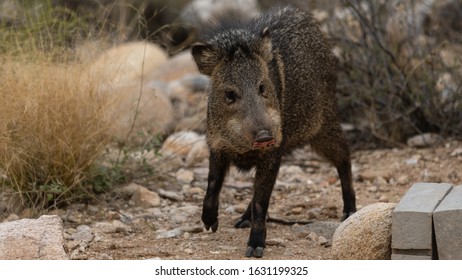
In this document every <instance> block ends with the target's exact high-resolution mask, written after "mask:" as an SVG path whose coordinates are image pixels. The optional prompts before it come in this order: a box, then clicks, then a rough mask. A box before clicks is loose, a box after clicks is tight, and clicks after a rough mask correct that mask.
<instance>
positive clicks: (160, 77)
mask: <svg viewBox="0 0 462 280" xmlns="http://www.w3.org/2000/svg"><path fill="white" fill-rule="evenodd" d="M198 74H200V73H199V70H198V69H197V65H196V62H194V58H193V56H192V54H191V52H190V51H189V50H188V51H183V52H180V53H178V54H175V55H174V56H172V57H170V58H169V59H167V60H165V61H164V62H163V63H162V64H161V65H159V67H156V68H155V69H153V71H152V72H151V73H149V75H148V76H149V77H150V78H151V79H152V80H157V81H162V82H165V83H169V82H172V81H176V80H178V79H182V78H184V77H185V76H188V75H198Z"/></svg>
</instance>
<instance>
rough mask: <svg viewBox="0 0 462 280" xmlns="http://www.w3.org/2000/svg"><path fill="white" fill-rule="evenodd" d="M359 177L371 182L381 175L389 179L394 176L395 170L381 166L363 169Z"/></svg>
mask: <svg viewBox="0 0 462 280" xmlns="http://www.w3.org/2000/svg"><path fill="white" fill-rule="evenodd" d="M358 177H359V178H360V179H361V180H364V181H369V182H373V181H374V180H375V179H377V178H379V177H382V178H383V179H385V180H389V179H390V178H391V177H393V172H392V170H390V169H385V168H381V169H373V168H369V169H366V170H363V171H361V172H360V173H359V174H358Z"/></svg>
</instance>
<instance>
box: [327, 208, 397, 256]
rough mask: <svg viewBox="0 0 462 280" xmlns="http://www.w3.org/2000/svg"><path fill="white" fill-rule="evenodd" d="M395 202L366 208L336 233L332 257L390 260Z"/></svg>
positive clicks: (343, 224) (344, 223) (350, 218)
mask: <svg viewBox="0 0 462 280" xmlns="http://www.w3.org/2000/svg"><path fill="white" fill-rule="evenodd" d="M395 206H396V204H395V203H376V204H372V205H369V206H366V207H364V208H362V209H361V210H359V211H358V212H356V213H355V214H353V215H352V216H350V217H349V218H348V219H346V220H345V221H344V222H343V223H342V224H340V226H339V227H338V228H337V230H336V231H335V233H334V237H333V241H332V256H333V258H334V259H339V260H389V259H391V222H392V212H393V209H394V208H395Z"/></svg>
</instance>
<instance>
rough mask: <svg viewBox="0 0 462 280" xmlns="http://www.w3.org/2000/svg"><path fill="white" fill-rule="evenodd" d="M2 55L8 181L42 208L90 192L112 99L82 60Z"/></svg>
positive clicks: (0, 139)
mask: <svg viewBox="0 0 462 280" xmlns="http://www.w3.org/2000/svg"><path fill="white" fill-rule="evenodd" d="M37 55H38V54H37ZM45 56H46V55H45ZM0 60H1V61H0V65H1V66H0V73H1V74H0V100H2V102H0V112H1V118H0V169H3V172H4V173H5V175H6V178H7V179H6V182H4V183H3V184H4V186H8V187H12V188H13V189H14V190H16V191H17V192H18V193H19V194H20V196H21V199H22V201H23V203H24V205H26V206H29V207H37V208H42V207H46V206H49V205H50V204H52V205H60V204H62V203H64V202H69V201H75V200H78V199H81V198H82V197H84V196H88V195H89V194H90V193H91V185H88V184H87V181H88V180H89V179H90V178H89V174H90V173H89V171H90V170H91V168H92V167H93V165H94V164H95V162H96V160H97V159H98V157H99V156H100V155H101V154H102V152H103V151H104V147H105V145H106V143H107V142H108V140H109V139H108V136H107V134H106V131H107V129H108V128H109V124H110V122H109V120H108V119H107V116H106V115H105V112H106V108H107V106H109V105H110V104H109V102H110V99H109V98H108V97H107V96H106V95H104V94H102V93H101V92H98V91H97V89H98V84H97V81H91V80H89V77H87V76H86V75H85V74H84V73H85V71H83V69H82V67H81V66H79V65H72V64H70V63H68V64H66V65H63V64H56V63H50V62H48V61H46V60H45V61H42V62H38V61H34V62H27V61H24V60H18V59H17V57H15V58H12V57H8V56H3V57H1V59H0Z"/></svg>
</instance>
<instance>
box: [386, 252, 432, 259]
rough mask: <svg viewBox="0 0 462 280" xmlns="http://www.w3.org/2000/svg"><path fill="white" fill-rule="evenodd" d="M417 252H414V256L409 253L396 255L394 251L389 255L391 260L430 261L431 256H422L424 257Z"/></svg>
mask: <svg viewBox="0 0 462 280" xmlns="http://www.w3.org/2000/svg"><path fill="white" fill-rule="evenodd" d="M419 254H420V253H419V252H416V254H413V253H412V252H410V251H405V252H403V253H401V254H400V253H397V252H396V251H393V254H392V255H391V259H392V260H431V259H432V256H431V254H426V255H425V254H424V255H419Z"/></svg>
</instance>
